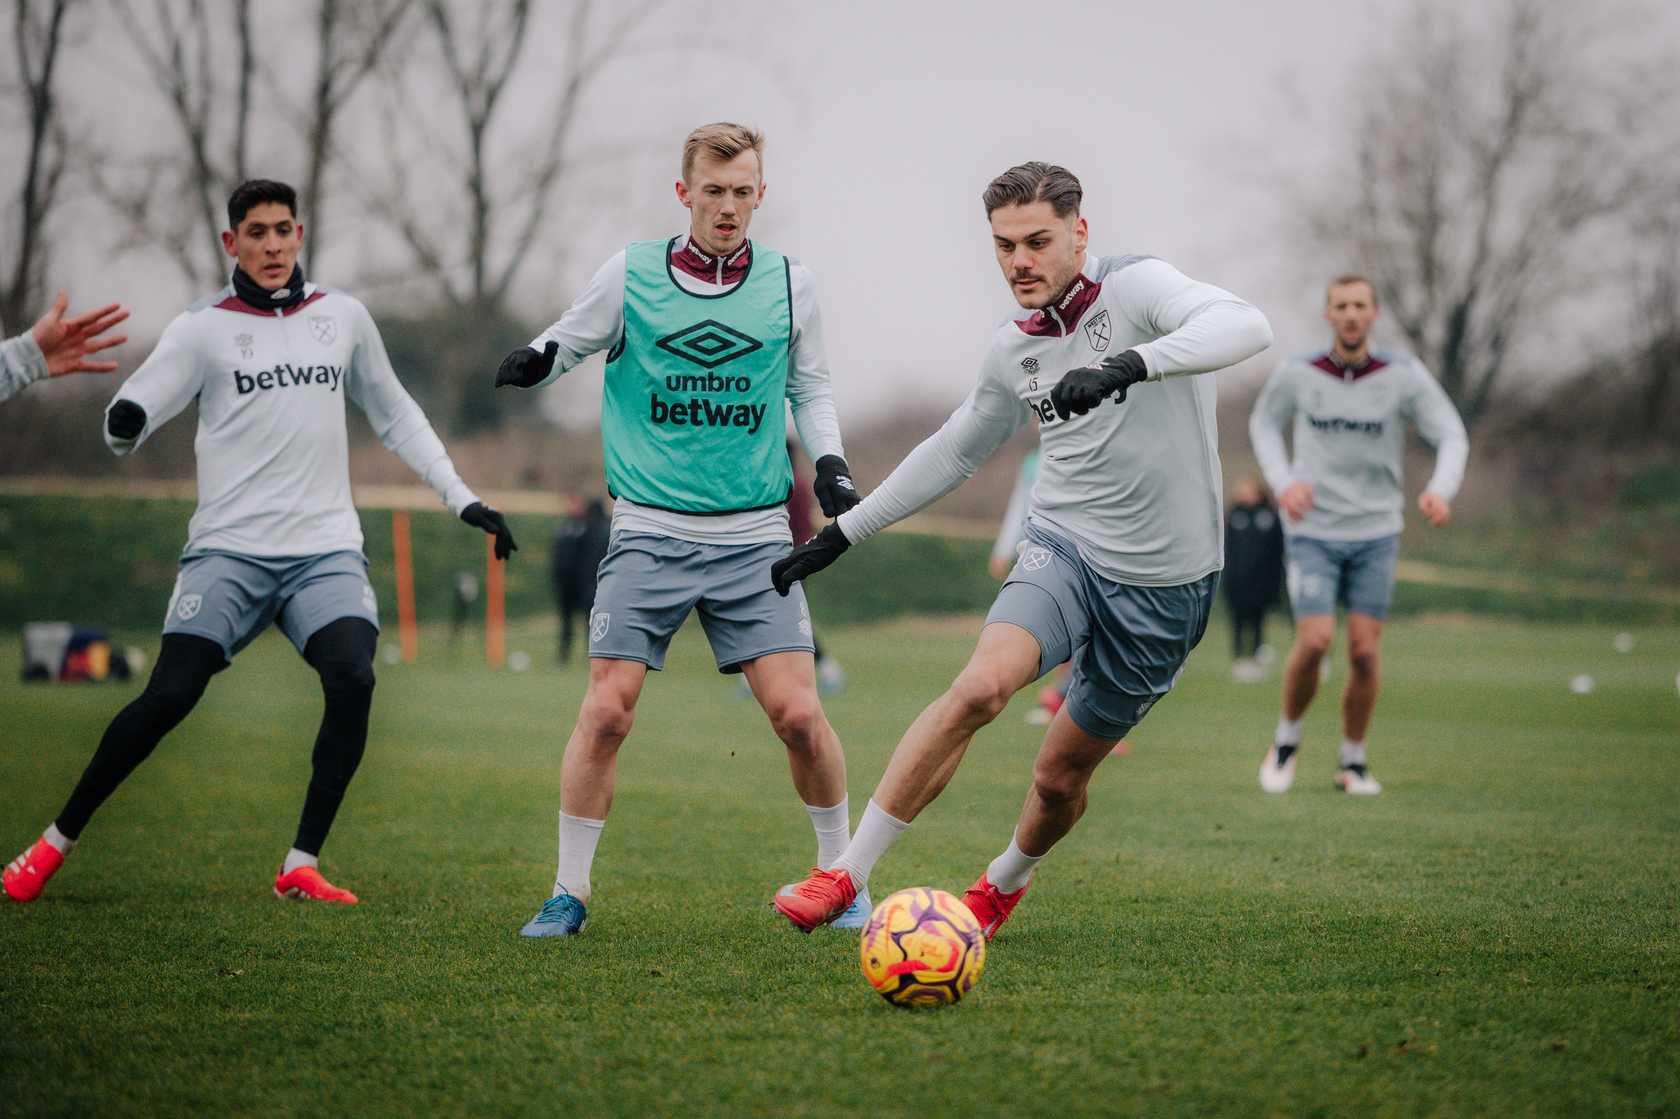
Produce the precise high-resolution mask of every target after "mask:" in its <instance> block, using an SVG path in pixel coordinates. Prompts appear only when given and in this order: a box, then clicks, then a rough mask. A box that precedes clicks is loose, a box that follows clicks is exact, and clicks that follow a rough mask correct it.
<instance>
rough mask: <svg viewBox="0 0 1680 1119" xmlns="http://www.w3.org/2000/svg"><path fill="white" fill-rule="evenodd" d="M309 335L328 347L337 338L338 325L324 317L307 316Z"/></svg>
mask: <svg viewBox="0 0 1680 1119" xmlns="http://www.w3.org/2000/svg"><path fill="white" fill-rule="evenodd" d="M309 333H311V334H313V335H314V336H315V341H317V342H319V343H321V345H323V346H330V345H332V344H333V341H334V340H335V339H337V338H338V324H337V323H336V322H334V321H333V320H332V319H329V318H328V317H327V316H325V315H310V316H309Z"/></svg>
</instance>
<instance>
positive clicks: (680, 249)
mask: <svg viewBox="0 0 1680 1119" xmlns="http://www.w3.org/2000/svg"><path fill="white" fill-rule="evenodd" d="M671 266H672V267H673V268H676V269H678V270H679V271H681V272H685V273H687V274H688V275H690V276H693V277H694V278H695V279H697V280H705V281H706V282H707V283H709V284H718V285H720V286H728V285H730V284H738V283H740V282H741V281H742V280H743V279H745V278H746V275H747V271H748V270H749V269H750V268H751V267H752V242H751V241H743V242H741V247H740V248H738V249H736V250H735V251H734V252H733V253H731V254H730V255H728V256H725V257H720V256H714V255H713V254H711V253H709V252H707V251H706V250H705V249H702V248H701V247H700V245H699V243H698V242H697V241H695V240H694V236H693V235H692V234H689V235H687V236H685V237H684V238H683V239H682V243H681V244H680V245H673V246H672V247H671Z"/></svg>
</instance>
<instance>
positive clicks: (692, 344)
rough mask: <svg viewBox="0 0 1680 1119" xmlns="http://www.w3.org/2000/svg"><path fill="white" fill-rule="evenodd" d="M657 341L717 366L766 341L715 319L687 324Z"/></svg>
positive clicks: (671, 350) (668, 349)
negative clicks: (749, 335) (750, 336)
mask: <svg viewBox="0 0 1680 1119" xmlns="http://www.w3.org/2000/svg"><path fill="white" fill-rule="evenodd" d="M654 345H656V346H658V347H659V348H660V349H662V350H664V351H665V352H666V353H668V354H675V355H676V356H677V357H680V358H682V359H683V360H684V361H692V362H693V363H694V364H695V365H698V366H699V367H700V368H702V369H716V368H717V367H718V366H720V365H727V364H729V363H730V362H732V361H734V360H735V359H736V358H739V357H746V356H747V355H748V354H750V353H752V352H753V351H755V350H762V349H763V348H764V343H762V342H760V341H759V340H758V339H756V338H749V337H747V336H746V335H745V334H742V333H741V332H740V331H739V330H736V329H735V328H734V327H729V326H725V325H723V324H722V323H720V322H718V321H717V320H716V319H706V320H705V321H703V322H697V323H695V324H694V325H693V326H685V327H683V328H682V329H681V330H679V331H677V332H676V333H675V334H667V335H666V336H665V337H663V338H661V339H660V340H659V341H658V342H656V343H654Z"/></svg>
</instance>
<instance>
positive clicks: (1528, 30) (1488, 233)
mask: <svg viewBox="0 0 1680 1119" xmlns="http://www.w3.org/2000/svg"><path fill="white" fill-rule="evenodd" d="M1486 16H1487V9H1480V10H1479V11H1475V10H1471V11H1469V13H1468V14H1467V11H1466V9H1456V10H1455V9H1451V8H1445V7H1441V6H1437V5H1430V4H1427V3H1424V4H1420V5H1419V7H1418V9H1417V10H1416V12H1415V13H1414V16H1413V18H1412V20H1411V22H1410V23H1409V25H1408V26H1407V28H1406V30H1405V31H1404V32H1403V33H1402V34H1401V35H1399V36H1398V37H1397V38H1396V39H1395V40H1393V41H1392V42H1390V43H1389V44H1387V46H1386V48H1385V49H1384V50H1383V51H1382V52H1380V54H1379V56H1378V57H1375V58H1372V59H1368V60H1366V61H1365V62H1364V64H1362V65H1361V66H1360V67H1359V68H1358V69H1359V73H1360V75H1361V78H1360V87H1359V91H1358V97H1357V99H1356V100H1350V104H1353V105H1355V106H1356V107H1355V109H1354V111H1353V113H1352V117H1351V119H1350V121H1349V124H1350V125H1351V126H1352V127H1351V131H1352V134H1353V135H1352V140H1351V143H1350V145H1349V147H1350V154H1351V156H1352V158H1351V161H1350V163H1351V168H1352V169H1353V170H1354V171H1355V172H1356V174H1354V175H1349V176H1346V177H1340V176H1338V177H1336V178H1335V179H1334V180H1333V181H1331V182H1330V183H1329V184H1328V185H1327V186H1323V187H1319V188H1315V189H1314V190H1312V191H1311V192H1309V193H1308V194H1306V195H1304V196H1303V199H1302V202H1303V216H1304V217H1305V219H1306V225H1307V227H1308V229H1309V230H1310V231H1311V233H1312V234H1313V235H1314V236H1315V237H1316V239H1317V240H1318V246H1317V247H1318V248H1319V249H1321V250H1322V249H1328V250H1330V251H1331V252H1333V253H1336V254H1339V255H1340V257H1341V260H1342V262H1343V263H1345V264H1346V265H1347V266H1350V267H1355V268H1358V269H1360V270H1362V271H1365V272H1366V273H1368V274H1369V275H1370V276H1371V277H1372V279H1373V281H1374V282H1375V283H1376V285H1377V287H1378V288H1379V290H1380V292H1381V296H1382V299H1383V304H1384V308H1385V311H1386V313H1387V314H1388V315H1389V317H1390V318H1391V319H1392V320H1393V321H1394V322H1395V323H1396V324H1397V326H1398V327H1399V329H1400V330H1401V331H1402V332H1403V333H1404V335H1405V337H1406V339H1407V340H1408V341H1409V342H1410V344H1411V345H1412V346H1413V347H1414V348H1415V349H1416V350H1417V352H1418V353H1419V356H1421V357H1423V358H1424V360H1425V361H1426V362H1428V363H1429V364H1430V365H1431V367H1432V368H1433V369H1434V370H1435V373H1436V375H1437V376H1438V377H1439V378H1440V379H1441V384H1442V386H1443V387H1444V388H1445V389H1446V390H1447V393H1448V394H1449V395H1450V396H1451V397H1452V398H1453V400H1454V401H1455V402H1456V403H1457V404H1458V406H1459V408H1460V410H1461V411H1462V412H1463V414H1464V418H1465V420H1466V422H1467V423H1473V422H1474V421H1475V420H1476V419H1477V418H1478V417H1479V416H1480V415H1481V414H1482V413H1483V411H1484V409H1485V408H1486V406H1487V403H1488V400H1489V398H1490V395H1491V394H1492V393H1493V391H1494V389H1495V387H1496V386H1497V385H1499V384H1500V379H1501V376H1502V374H1504V373H1505V372H1506V370H1507V368H1508V367H1509V364H1510V359H1511V357H1512V353H1513V345H1514V343H1515V341H1516V340H1517V339H1518V338H1520V337H1521V336H1522V332H1523V331H1525V330H1526V329H1527V328H1528V327H1530V326H1531V325H1533V324H1535V323H1536V322H1537V321H1538V320H1540V319H1541V318H1542V317H1543V316H1545V315H1546V314H1547V312H1548V311H1551V310H1553V309H1554V308H1556V307H1557V306H1558V304H1559V302H1560V300H1563V299H1565V298H1567V297H1570V296H1571V295H1572V294H1578V292H1579V289H1580V285H1581V284H1582V282H1583V281H1585V280H1586V278H1587V273H1586V270H1585V269H1584V268H1583V264H1582V262H1583V260H1590V259H1591V255H1590V254H1585V253H1583V252H1582V246H1583V243H1584V241H1585V240H1586V239H1587V238H1589V237H1591V236H1592V235H1593V233H1594V231H1595V230H1599V229H1602V228H1603V227H1604V226H1605V224H1606V223H1607V222H1609V221H1610V220H1611V219H1616V218H1620V217H1622V216H1625V214H1626V212H1627V210H1628V208H1629V207H1630V206H1631V205H1633V204H1634V203H1635V201H1636V200H1637V199H1638V198H1640V197H1641V195H1642V193H1643V192H1644V191H1645V190H1646V189H1648V188H1649V187H1650V185H1651V183H1652V182H1653V181H1654V177H1653V175H1652V168H1650V167H1648V166H1646V165H1644V164H1643V162H1642V161H1641V160H1640V159H1639V158H1637V155H1636V152H1635V148H1634V143H1633V141H1632V137H1634V136H1636V135H1637V134H1638V131H1639V125H1640V123H1642V121H1643V119H1644V117H1645V113H1644V110H1646V108H1647V102H1646V100H1645V98H1646V96H1647V95H1648V91H1646V90H1643V89H1641V88H1639V87H1638V86H1637V84H1636V83H1635V82H1633V81H1631V80H1628V78H1627V77H1625V76H1623V75H1624V74H1626V71H1625V70H1618V69H1616V68H1614V67H1609V66H1605V65H1603V64H1602V58H1601V57H1600V56H1599V55H1598V54H1597V53H1595V51H1594V50H1593V49H1592V45H1593V44H1592V37H1591V35H1590V33H1588V32H1587V31H1585V30H1583V28H1582V27H1581V26H1580V25H1579V18H1578V17H1579V16H1580V9H1577V8H1576V7H1575V6H1572V5H1571V6H1564V5H1550V4H1545V3H1542V2H1541V0H1506V2H1505V3H1504V4H1503V5H1502V6H1501V7H1500V9H1499V10H1498V12H1497V14H1496V15H1495V16H1494V17H1493V18H1492V19H1487V18H1486ZM1479 17H1480V21H1478V18H1479Z"/></svg>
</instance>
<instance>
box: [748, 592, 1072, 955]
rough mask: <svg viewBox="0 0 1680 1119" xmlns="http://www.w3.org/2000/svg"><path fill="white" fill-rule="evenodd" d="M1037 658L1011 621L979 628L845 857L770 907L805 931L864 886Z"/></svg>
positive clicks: (1032, 675) (900, 752) (897, 758)
mask: <svg viewBox="0 0 1680 1119" xmlns="http://www.w3.org/2000/svg"><path fill="white" fill-rule="evenodd" d="M1039 656H1040V654H1039V647H1038V641H1037V639H1035V638H1034V637H1033V636H1032V634H1030V633H1028V632H1027V631H1026V630H1024V629H1022V628H1020V627H1019V626H1015V625H1011V624H1009V623H1008V622H994V623H993V624H991V625H989V626H987V627H986V628H985V629H983V630H981V631H980V641H979V643H978V644H977V645H976V646H975V648H974V654H973V656H971V657H970V658H969V661H968V665H967V666H966V667H965V668H964V669H963V670H962V672H961V673H959V674H958V676H957V678H956V680H954V681H952V683H951V686H950V687H949V688H948V689H946V691H945V694H943V695H941V696H940V697H939V698H938V699H936V700H934V701H933V702H932V703H930V704H929V705H928V706H927V708H926V709H924V710H923V711H922V713H921V714H920V715H918V716H916V721H915V722H913V723H911V724H910V729H909V730H907V731H905V732H904V737H903V738H901V739H900V740H899V743H898V746H897V748H896V749H894V751H893V756H892V760H891V761H889V762H888V763H887V770H886V772H885V773H884V774H882V775H881V780H880V783H879V784H877V785H876V786H875V795H874V796H873V797H871V798H870V801H869V806H868V807H867V808H866V809H865V810H864V814H863V818H862V819H861V820H860V821H859V822H858V828H857V832H856V834H854V835H853V836H852V841H851V843H850V844H848V845H847V847H846V851H845V854H843V855H841V856H840V858H839V859H838V860H837V861H836V862H835V863H834V865H833V867H831V868H829V869H826V870H825V869H822V868H818V869H817V870H816V871H815V872H813V873H812V875H811V877H809V878H807V879H806V880H805V881H804V882H801V883H798V884H797V885H796V886H795V888H794V890H793V891H792V892H791V893H784V894H782V895H780V896H778V897H777V898H776V908H777V910H779V911H780V912H781V914H782V915H783V916H784V917H786V918H787V919H788V920H790V921H792V922H793V923H794V924H795V925H796V926H798V927H799V928H800V929H803V930H804V931H806V932H809V931H810V930H811V929H813V928H815V927H816V926H818V925H821V924H826V923H827V922H829V921H831V920H833V919H834V917H835V916H837V915H838V914H840V913H842V912H844V911H845V910H846V909H847V908H848V907H849V906H850V905H851V904H852V902H853V900H854V899H855V898H856V896H857V894H858V893H859V892H860V891H861V890H863V889H865V888H867V885H868V882H869V873H870V871H872V870H873V869H874V867H875V861H876V860H877V859H879V858H880V857H881V855H882V854H883V853H884V852H885V851H886V849H887V848H888V847H889V846H891V845H892V842H893V840H895V839H897V838H898V836H899V835H900V834H901V833H902V832H903V831H904V829H905V828H906V827H908V826H909V824H910V821H912V820H914V819H915V818H916V816H917V815H918V814H919V813H920V812H921V811H922V809H924V808H926V807H927V806H928V805H929V804H931V803H932V802H933V800H934V798H935V797H937V796H938V795H939V794H940V792H941V791H942V790H943V789H944V788H945V785H946V783H947V782H949V781H950V780H951V775H952V774H954V773H955V772H956V771H957V766H958V765H959V764H960V763H961V762H962V758H963V754H964V752H965V751H966V750H967V749H968V744H969V742H970V741H971V740H972V739H973V738H974V734H975V732H976V731H978V730H979V729H980V728H981V727H983V726H985V725H986V724H987V723H990V722H991V721H992V720H993V719H995V718H997V716H998V713H999V712H1001V711H1002V710H1003V709H1004V707H1005V705H1007V704H1008V703H1009V699H1010V697H1011V696H1013V695H1014V694H1015V693H1016V692H1017V691H1019V690H1020V689H1021V688H1023V687H1025V686H1026V685H1028V684H1030V683H1032V681H1033V680H1035V679H1036V678H1037V677H1038V674H1039V673H1038V667H1039V665H1038V662H1039Z"/></svg>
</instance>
